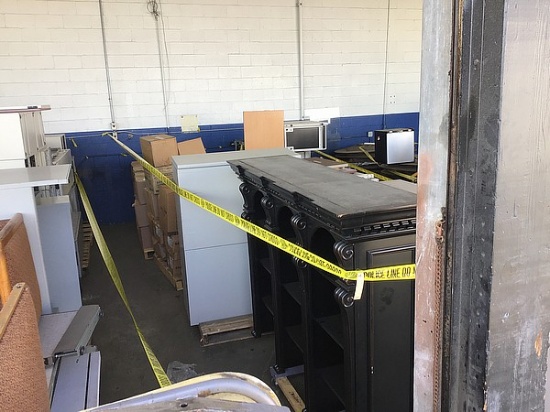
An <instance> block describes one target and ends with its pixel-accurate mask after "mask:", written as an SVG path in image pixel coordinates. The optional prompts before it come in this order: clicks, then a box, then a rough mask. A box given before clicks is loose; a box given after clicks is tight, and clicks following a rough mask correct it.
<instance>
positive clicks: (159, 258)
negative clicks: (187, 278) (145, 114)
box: [136, 135, 205, 290]
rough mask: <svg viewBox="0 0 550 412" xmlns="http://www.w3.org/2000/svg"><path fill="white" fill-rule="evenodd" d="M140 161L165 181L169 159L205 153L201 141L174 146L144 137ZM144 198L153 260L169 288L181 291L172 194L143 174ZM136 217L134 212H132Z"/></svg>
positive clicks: (172, 140) (155, 137) (165, 140)
mask: <svg viewBox="0 0 550 412" xmlns="http://www.w3.org/2000/svg"><path fill="white" fill-rule="evenodd" d="M140 143H141V151H142V155H143V158H144V159H145V160H147V162H149V163H150V164H151V165H153V166H154V167H155V168H156V169H158V170H159V171H160V172H162V173H163V174H164V175H166V176H167V177H169V178H172V156H176V155H178V154H194V153H205V150H204V146H203V145H202V140H201V139H200V138H199V139H193V140H188V141H185V142H181V143H179V144H178V143H177V142H176V139H175V137H173V136H168V135H153V136H144V137H142V138H141V139H140ZM144 180H145V187H144V196H145V199H146V203H145V204H146V209H147V213H146V216H147V221H148V227H149V228H150V233H151V237H152V248H153V250H154V260H155V262H156V264H157V265H158V267H159V269H160V270H161V271H162V273H163V274H164V275H165V276H166V277H167V278H168V280H169V281H170V282H171V283H172V285H173V286H174V287H175V288H176V289H178V290H180V289H181V288H182V287H183V283H182V272H181V258H180V250H179V249H180V248H179V233H178V223H177V211H176V196H177V195H176V194H175V193H174V192H172V191H171V190H170V189H169V188H168V187H167V186H165V185H164V184H163V183H162V182H161V181H160V180H158V179H157V178H156V177H155V176H153V175H152V174H151V173H150V172H148V171H147V170H145V171H144ZM136 216H137V212H136Z"/></svg>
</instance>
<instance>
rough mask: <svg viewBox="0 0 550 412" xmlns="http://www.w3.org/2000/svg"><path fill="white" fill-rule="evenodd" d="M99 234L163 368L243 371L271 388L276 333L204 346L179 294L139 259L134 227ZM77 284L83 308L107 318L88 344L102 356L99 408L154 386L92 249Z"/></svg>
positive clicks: (150, 264)
mask: <svg viewBox="0 0 550 412" xmlns="http://www.w3.org/2000/svg"><path fill="white" fill-rule="evenodd" d="M102 230H103V234H104V236H105V239H106V241H107V244H108V246H109V248H110V250H111V253H112V255H113V258H114V261H115V262H116V265H117V267H118V270H119V273H120V277H121V279H122V282H123V284H124V288H125V290H126V294H127V296H128V300H129V302H130V306H131V307H132V310H133V312H134V316H135V317H136V320H137V322H138V324H139V326H140V328H141V330H142V332H143V334H144V335H145V338H146V339H147V341H148V343H149V345H150V346H151V348H152V349H153V351H154V352H155V354H156V356H157V357H158V359H159V361H160V363H161V365H162V366H163V367H164V369H165V370H166V368H167V366H168V364H169V363H170V362H172V361H179V362H182V363H186V364H194V365H195V371H196V372H197V373H198V374H199V375H200V374H206V373H211V372H222V371H235V372H245V373H249V374H251V375H254V376H256V377H258V378H260V379H261V380H263V381H264V382H266V383H267V384H269V385H271V386H272V387H273V385H272V384H271V378H270V375H269V366H271V365H273V364H274V363H275V353H274V346H273V335H264V336H263V337H262V338H259V339H253V338H251V339H247V340H243V341H238V342H230V343H224V344H219V345H215V346H209V347H204V348H203V347H201V346H200V344H199V331H198V328H197V327H191V326H189V322H188V320H187V314H186V312H185V309H184V304H183V298H182V292H181V291H180V292H178V291H176V290H175V289H174V288H173V287H172V285H171V284H170V283H169V282H168V281H167V280H166V278H165V277H164V276H163V274H162V273H161V272H160V271H159V270H158V268H157V266H156V265H155V263H154V262H153V261H152V260H145V259H144V256H143V252H142V251H141V250H140V246H139V243H138V238H137V232H136V228H135V225H134V224H124V225H113V226H105V227H102ZM81 285H82V300H83V303H84V304H99V305H100V307H101V309H102V310H103V313H104V316H103V318H101V319H100V321H99V323H98V325H97V328H96V330H95V332H94V335H93V344H95V345H97V347H98V348H99V350H100V351H101V358H102V364H101V384H100V402H101V404H105V403H109V402H113V401H116V400H119V399H123V398H126V397H129V396H133V395H137V394H140V393H143V392H146V391H149V390H152V389H156V388H158V384H157V381H156V379H155V376H154V374H153V372H152V370H151V367H150V366H149V363H148V361H147V358H146V356H145V352H144V350H143V348H142V346H141V343H140V341H139V338H138V336H137V334H136V331H135V329H134V326H133V323H132V320H131V318H130V316H129V314H128V312H127V311H126V309H125V308H124V305H123V303H122V300H121V299H120V297H119V296H118V293H117V291H116V289H115V287H114V285H113V282H112V281H111V279H110V277H109V274H108V271H107V269H106V267H105V265H104V263H103V260H102V259H101V256H100V254H99V250H98V249H97V245H96V244H95V243H94V246H93V248H92V251H91V257H90V264H89V267H88V269H87V273H86V275H85V276H84V277H83V278H82V281H81ZM274 389H275V390H276V392H277V394H278V395H279V397H280V398H281V401H283V402H284V399H283V396H282V395H281V393H280V392H279V391H278V389H276V388H274ZM284 403H286V402H284Z"/></svg>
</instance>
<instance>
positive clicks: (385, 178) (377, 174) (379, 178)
mask: <svg viewBox="0 0 550 412" xmlns="http://www.w3.org/2000/svg"><path fill="white" fill-rule="evenodd" d="M315 153H317V154H319V155H321V156H323V157H326V158H327V159H330V160H334V161H335V162H338V163H346V164H347V165H348V166H349V167H351V168H352V169H355V170H357V171H359V172H361V173H365V174H367V175H373V176H374V177H376V178H377V179H378V180H391V179H390V178H389V177H386V176H382V175H381V174H379V173H376V172H373V171H372V170H368V169H365V168H364V167H360V166H357V165H354V164H353V163H348V162H344V161H343V160H341V159H338V158H337V157H334V156H331V155H329V154H326V153H323V152H320V151H319V150H316V151H315Z"/></svg>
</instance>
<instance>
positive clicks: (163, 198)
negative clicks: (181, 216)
mask: <svg viewBox="0 0 550 412" xmlns="http://www.w3.org/2000/svg"><path fill="white" fill-rule="evenodd" d="M158 197H159V202H158V203H159V205H158V206H159V222H160V227H161V228H162V230H163V231H164V233H165V234H168V233H174V232H177V231H178V224H177V220H176V216H177V213H176V194H175V193H174V192H172V191H171V190H170V189H169V188H168V186H164V185H163V186H161V187H160V188H159V194H158Z"/></svg>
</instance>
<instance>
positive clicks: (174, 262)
mask: <svg viewBox="0 0 550 412" xmlns="http://www.w3.org/2000/svg"><path fill="white" fill-rule="evenodd" d="M166 263H167V265H168V268H170V270H171V271H172V273H173V274H176V273H177V271H178V270H180V269H181V260H180V259H175V258H173V257H172V256H170V255H167V257H166Z"/></svg>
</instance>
